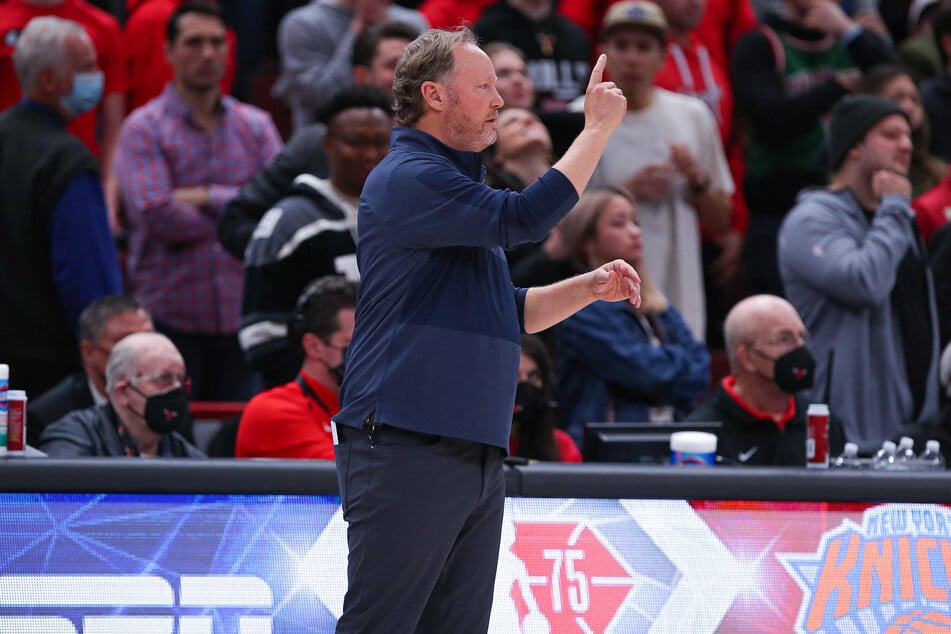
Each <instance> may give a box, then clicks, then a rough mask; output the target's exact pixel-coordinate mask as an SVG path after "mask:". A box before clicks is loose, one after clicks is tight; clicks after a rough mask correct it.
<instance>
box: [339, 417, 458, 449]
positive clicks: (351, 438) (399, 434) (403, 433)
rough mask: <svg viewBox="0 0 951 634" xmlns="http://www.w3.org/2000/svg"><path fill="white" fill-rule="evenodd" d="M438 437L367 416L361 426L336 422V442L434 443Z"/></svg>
mask: <svg viewBox="0 0 951 634" xmlns="http://www.w3.org/2000/svg"><path fill="white" fill-rule="evenodd" d="M439 439H440V436H438V435H436V434H427V433H424V432H421V431H413V430H411V429H403V428H401V427H393V426H392V425H384V424H383V423H378V422H376V421H374V420H373V416H368V417H367V419H366V420H365V421H364V423H363V426H362V427H350V426H349V425H343V424H337V441H338V442H344V441H346V442H359V441H362V440H368V441H369V442H370V444H371V445H377V444H382V445H435V444H436V443H437V442H438V441H439Z"/></svg>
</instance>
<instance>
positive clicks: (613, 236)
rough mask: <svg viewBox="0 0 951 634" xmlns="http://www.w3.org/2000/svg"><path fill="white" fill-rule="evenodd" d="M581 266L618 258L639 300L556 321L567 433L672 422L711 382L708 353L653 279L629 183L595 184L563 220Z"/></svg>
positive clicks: (595, 306) (578, 434)
mask: <svg viewBox="0 0 951 634" xmlns="http://www.w3.org/2000/svg"><path fill="white" fill-rule="evenodd" d="M558 229H559V231H560V232H561V234H562V239H563V240H564V242H565V244H566V246H567V247H568V249H569V251H570V253H571V258H572V261H573V262H574V264H575V266H576V267H577V269H576V270H578V271H587V270H591V269H592V268H594V267H596V266H597V263H598V262H605V261H610V260H613V259H615V258H620V259H622V260H624V261H625V262H627V263H628V264H630V265H631V266H633V267H635V268H636V269H637V272H638V273H639V274H640V277H641V305H640V307H639V308H634V307H633V306H631V305H630V304H627V303H624V302H619V303H611V304H609V303H606V302H596V303H593V304H590V305H588V306H587V307H585V308H583V309H582V310H580V311H578V312H577V313H575V314H574V315H572V316H571V317H568V318H567V319H566V320H565V321H563V322H562V323H561V324H559V325H558V327H557V328H556V335H557V340H556V341H557V348H556V364H557V368H558V393H559V400H560V403H561V406H562V411H563V413H564V417H565V421H566V423H567V430H568V433H570V434H571V435H572V437H573V438H574V439H575V441H576V442H579V443H580V442H581V440H582V433H583V430H584V424H585V423H591V422H614V421H625V422H628V421H651V422H669V421H672V420H680V419H681V418H682V417H683V416H686V414H687V413H688V412H689V411H690V410H691V409H692V407H693V401H694V399H697V398H699V397H701V396H702V395H703V394H704V392H705V391H706V390H707V387H708V385H709V384H710V355H709V353H708V352H707V348H706V346H704V344H703V342H702V341H700V340H699V338H698V337H696V336H695V335H694V334H693V333H691V332H690V328H689V327H688V326H687V323H686V322H685V321H684V318H683V317H682V316H681V315H680V311H678V310H677V308H676V307H675V306H674V305H673V303H672V302H670V301H668V298H667V297H665V296H664V293H663V292H662V291H661V290H660V289H659V288H658V287H657V286H656V285H655V284H654V282H653V278H652V271H651V270H650V266H649V264H648V263H647V262H646V261H645V259H644V253H643V245H644V241H642V239H641V227H640V226H639V222H638V214H637V209H636V208H635V205H634V200H633V199H632V198H631V196H630V194H628V193H627V192H626V191H625V190H623V189H619V188H618V189H616V188H611V189H589V190H588V191H586V192H585V193H584V194H583V195H582V196H581V200H580V201H579V202H578V204H577V205H576V206H575V208H574V209H572V210H571V212H570V213H569V214H568V215H567V216H565V218H564V220H562V221H561V222H560V223H559V224H558Z"/></svg>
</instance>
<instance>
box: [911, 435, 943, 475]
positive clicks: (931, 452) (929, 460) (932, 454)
mask: <svg viewBox="0 0 951 634" xmlns="http://www.w3.org/2000/svg"><path fill="white" fill-rule="evenodd" d="M918 465H919V468H920V469H921V470H922V471H944V469H945V466H944V456H943V455H942V454H941V443H939V442H938V441H937V440H929V441H928V442H927V443H925V450H924V451H923V452H922V453H921V455H920V456H918Z"/></svg>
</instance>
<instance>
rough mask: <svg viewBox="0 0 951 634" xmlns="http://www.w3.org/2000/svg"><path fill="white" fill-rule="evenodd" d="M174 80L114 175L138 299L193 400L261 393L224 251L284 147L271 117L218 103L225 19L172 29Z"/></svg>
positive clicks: (193, 8) (140, 123) (189, 12)
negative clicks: (237, 202) (221, 222)
mask: <svg viewBox="0 0 951 634" xmlns="http://www.w3.org/2000/svg"><path fill="white" fill-rule="evenodd" d="M166 47H167V51H168V59H169V62H170V63H171V65H172V68H173V69H174V79H173V80H172V81H171V82H170V83H169V84H168V85H167V86H166V87H165V90H164V91H163V92H162V94H161V95H160V96H159V97H156V98H155V99H153V100H152V101H150V102H149V103H148V104H146V105H145V106H143V107H141V108H139V109H138V110H136V111H135V112H133V113H132V114H130V115H129V117H128V118H127V119H126V122H125V123H124V124H123V127H122V138H121V142H120V147H119V152H118V157H119V160H118V161H117V166H116V167H117V171H118V174H119V178H120V181H121V183H122V194H123V198H124V200H125V210H126V214H127V216H128V224H129V261H128V263H129V267H128V274H129V281H130V284H131V291H132V292H133V293H134V294H135V296H136V297H138V298H139V299H140V300H141V301H142V303H143V305H145V306H146V308H147V309H148V310H149V312H150V313H151V314H152V317H153V319H154V320H155V327H156V329H157V330H159V331H160V332H164V333H165V334H167V335H168V336H169V337H170V338H171V339H172V341H174V342H175V344H176V346H177V347H178V349H179V350H181V352H182V355H183V356H184V357H185V360H186V363H187V365H188V367H189V369H190V371H191V373H192V377H193V380H194V385H193V391H192V396H193V398H195V399H196V400H210V401H241V400H246V399H247V398H249V397H250V396H251V394H252V393H253V382H252V375H251V372H250V371H249V370H248V369H247V366H246V365H245V364H244V358H243V354H242V352H241V348H240V347H239V346H238V339H237V332H238V321H239V318H240V314H241V294H242V286H243V282H244V269H243V266H242V263H241V261H240V260H238V259H236V258H233V257H232V256H231V255H229V254H228V253H226V252H225V251H224V249H223V248H222V247H221V244H220V243H219V242H218V236H217V224H218V218H219V217H220V216H221V213H222V211H223V210H224V207H225V205H226V204H227V203H228V201H229V200H230V199H231V198H233V197H234V196H235V194H237V192H238V188H239V187H240V186H241V185H243V184H244V183H245V181H247V180H248V179H249V178H251V176H252V175H254V173H255V172H257V171H258V170H259V169H261V168H262V167H264V166H265V165H266V164H267V163H268V162H269V161H270V160H271V159H272V158H273V157H274V156H275V155H276V154H277V152H278V150H279V149H280V147H281V141H280V137H279V135H278V132H277V129H276V128H275V127H274V123H273V122H272V121H271V117H270V115H268V114H267V113H265V112H263V111H261V110H259V109H257V108H255V107H253V106H249V105H247V104H243V103H240V102H238V101H236V100H235V99H232V98H231V97H228V96H226V95H222V94H221V88H220V86H221V78H222V75H223V74H224V70H225V65H226V63H227V58H228V45H227V35H226V29H225V23H224V18H223V16H222V13H221V9H220V8H219V7H218V6H217V5H213V4H208V3H186V4H183V5H182V6H180V7H179V8H178V9H176V10H175V12H174V13H173V14H172V16H171V17H170V18H169V27H168V41H167V43H166Z"/></svg>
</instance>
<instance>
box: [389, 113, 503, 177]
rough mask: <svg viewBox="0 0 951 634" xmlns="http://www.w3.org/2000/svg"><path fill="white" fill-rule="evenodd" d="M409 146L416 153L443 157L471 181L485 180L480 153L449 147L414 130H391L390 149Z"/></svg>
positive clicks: (432, 137)
mask: <svg viewBox="0 0 951 634" xmlns="http://www.w3.org/2000/svg"><path fill="white" fill-rule="evenodd" d="M399 145H405V146H409V147H410V148H413V149H415V150H418V151H422V152H428V153H431V154H438V155H440V156H445V157H446V158H448V159H449V160H451V161H452V162H453V163H455V164H456V165H457V166H458V167H459V170H460V171H461V172H462V173H463V174H466V175H467V176H469V177H470V178H471V179H472V180H475V181H478V182H482V181H483V180H484V179H485V165H483V164H482V154H481V153H480V152H466V151H463V150H456V149H454V148H451V147H449V146H448V145H446V144H445V143H443V142H442V141H440V140H439V139H437V138H436V137H434V136H433V135H431V134H429V133H428V132H423V131H422V130H417V129H415V128H403V127H399V126H397V127H395V128H393V134H392V136H391V137H390V147H397V146H399Z"/></svg>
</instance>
